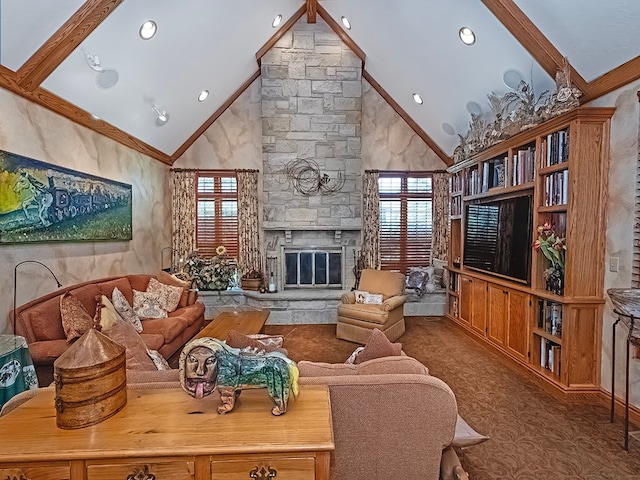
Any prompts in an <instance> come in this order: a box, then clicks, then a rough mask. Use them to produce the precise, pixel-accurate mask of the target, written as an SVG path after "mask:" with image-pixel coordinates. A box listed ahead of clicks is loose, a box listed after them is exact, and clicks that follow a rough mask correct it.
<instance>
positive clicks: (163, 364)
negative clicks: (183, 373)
mask: <svg viewBox="0 0 640 480" xmlns="http://www.w3.org/2000/svg"><path fill="white" fill-rule="evenodd" d="M147 355H149V358H150V359H151V361H152V362H153V364H154V365H155V366H156V368H157V369H158V370H171V367H170V366H169V362H167V360H166V359H165V358H164V357H163V356H162V355H160V352H159V351H157V350H147Z"/></svg>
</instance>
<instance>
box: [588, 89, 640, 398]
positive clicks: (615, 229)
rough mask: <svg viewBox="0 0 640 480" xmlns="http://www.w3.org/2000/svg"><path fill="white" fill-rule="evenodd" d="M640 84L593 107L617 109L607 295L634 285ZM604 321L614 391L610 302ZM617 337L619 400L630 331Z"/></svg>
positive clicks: (638, 388)
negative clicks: (612, 265) (615, 266)
mask: <svg viewBox="0 0 640 480" xmlns="http://www.w3.org/2000/svg"><path fill="white" fill-rule="evenodd" d="M638 90H640V82H634V83H631V84H629V85H626V86H625V87H623V88H620V89H618V90H616V91H614V92H612V93H610V94H608V95H606V96H604V97H601V98H599V99H597V100H595V101H593V102H591V103H590V104H589V106H594V107H616V112H615V114H614V116H613V118H612V120H611V166H610V169H609V206H608V210H607V214H606V215H607V240H606V241H607V248H606V257H605V259H604V261H605V262H606V263H605V265H606V268H605V278H604V283H605V292H606V289H608V288H620V287H624V288H628V287H630V286H631V262H632V255H633V223H634V218H633V217H634V201H635V189H636V181H637V179H636V168H637V165H638V154H639V150H638V132H639V125H638V118H639V115H640V114H639V107H638V106H639V103H638V97H637V95H636V92H637V91H638ZM610 257H617V258H618V259H619V265H620V266H619V270H618V272H611V271H609V258H610ZM605 298H606V299H607V303H606V305H605V309H604V318H603V322H602V369H601V371H602V388H604V389H605V390H606V391H608V392H610V391H611V353H612V334H611V325H612V324H613V322H614V321H615V319H616V316H615V315H614V314H613V307H612V305H611V301H610V300H609V297H608V296H607V295H606V293H605ZM617 328H618V335H617V336H616V395H617V396H618V397H620V398H624V384H625V383H624V382H625V379H624V358H625V347H626V329H625V328H624V327H623V326H621V325H619V326H618V327H617ZM630 395H631V403H633V404H634V405H636V406H638V407H640V360H631V370H630Z"/></svg>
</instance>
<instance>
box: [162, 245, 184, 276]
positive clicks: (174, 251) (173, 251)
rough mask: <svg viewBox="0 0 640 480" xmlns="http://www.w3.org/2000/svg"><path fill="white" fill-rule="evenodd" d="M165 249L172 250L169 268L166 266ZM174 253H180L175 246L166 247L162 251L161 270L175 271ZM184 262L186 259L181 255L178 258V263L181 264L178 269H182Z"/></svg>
mask: <svg viewBox="0 0 640 480" xmlns="http://www.w3.org/2000/svg"><path fill="white" fill-rule="evenodd" d="M165 250H171V266H170V267H169V268H164V251H165ZM174 253H177V254H180V252H178V251H177V250H176V249H175V248H171V247H164V248H163V249H162V250H161V251H160V269H161V270H164V271H165V272H167V273H175V269H174V268H173V265H174V261H173V254H174ZM183 262H184V259H183V258H182V257H180V258H179V259H178V264H179V265H180V268H178V271H181V270H182V263H183Z"/></svg>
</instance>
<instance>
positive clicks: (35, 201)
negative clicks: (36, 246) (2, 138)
mask: <svg viewBox="0 0 640 480" xmlns="http://www.w3.org/2000/svg"><path fill="white" fill-rule="evenodd" d="M131 225H132V200H131V185H128V184H126V183H120V182H116V181H113V180H107V179H105V178H101V177H97V176H94V175H89V174H86V173H81V172H77V171H75V170H71V169H68V168H64V167H60V166H57V165H52V164H49V163H45V162H40V161H38V160H33V159H31V158H27V157H23V156H21V155H16V154H15V153H10V152H6V151H3V150H0V244H2V243H30V242H74V241H99V240H110V241H118V240H131V238H132V226H131Z"/></svg>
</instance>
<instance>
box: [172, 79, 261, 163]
mask: <svg viewBox="0 0 640 480" xmlns="http://www.w3.org/2000/svg"><path fill="white" fill-rule="evenodd" d="M259 76H260V69H258V70H257V71H256V72H255V73H254V74H253V75H251V77H249V79H248V80H247V81H246V82H244V83H243V84H242V85H240V88H238V89H237V90H236V91H235V92H233V94H232V95H231V96H230V97H229V98H228V99H227V101H226V102H224V103H223V104H222V105H220V107H219V108H218V109H217V110H216V111H215V112H213V115H211V116H210V117H209V118H208V119H207V121H206V122H204V123H203V124H202V125H201V126H200V128H199V129H198V130H196V131H195V132H194V133H193V135H191V136H190V137H189V138H188V139H187V141H186V142H184V143H183V144H182V145H181V146H180V148H178V149H177V150H176V151H175V152H174V153H173V155H171V163H172V164H173V163H174V162H175V161H176V160H178V158H180V157H181V156H182V154H183V153H184V152H186V151H187V149H188V148H189V147H190V146H191V145H193V143H194V142H195V141H196V140H197V139H198V138H199V137H200V135H202V134H203V133H204V132H206V131H207V129H208V128H209V127H210V126H211V125H213V122H215V121H216V120H217V119H218V117H220V115H222V114H223V113H224V112H225V111H226V110H227V108H229V107H230V106H231V105H232V104H233V102H235V101H236V100H237V99H238V97H239V96H240V95H242V93H243V92H244V91H245V90H246V89H247V88H249V87H250V86H251V84H252V83H253V82H255V81H256V79H257V78H258V77H259Z"/></svg>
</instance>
